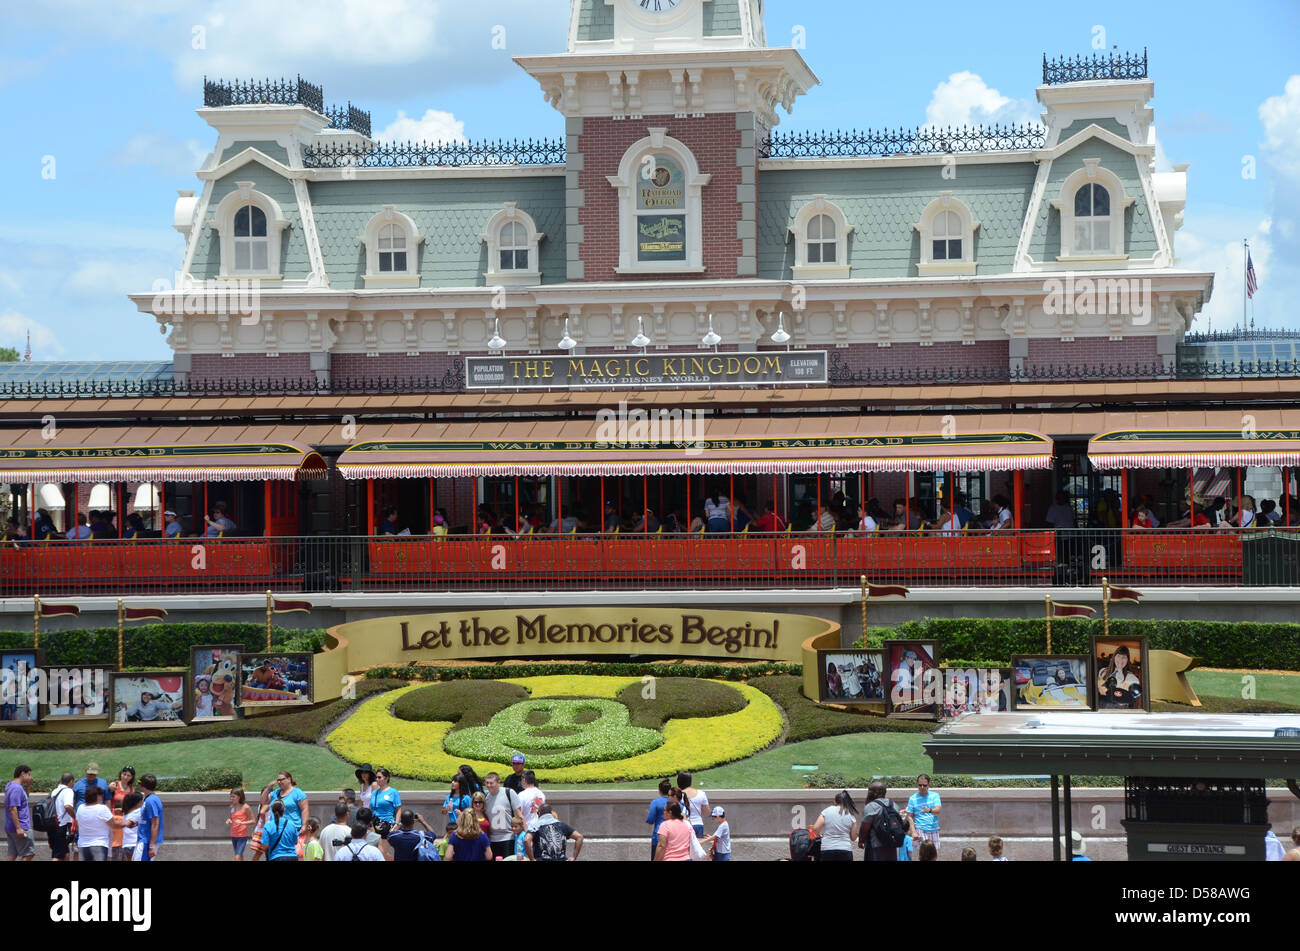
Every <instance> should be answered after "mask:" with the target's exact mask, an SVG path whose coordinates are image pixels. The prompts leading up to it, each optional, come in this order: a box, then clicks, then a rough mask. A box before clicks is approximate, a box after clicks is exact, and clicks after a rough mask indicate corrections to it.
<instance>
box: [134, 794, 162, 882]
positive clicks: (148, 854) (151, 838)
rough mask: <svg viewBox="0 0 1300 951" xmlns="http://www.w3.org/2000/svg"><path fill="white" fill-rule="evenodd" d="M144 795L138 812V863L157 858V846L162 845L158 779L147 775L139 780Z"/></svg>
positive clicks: (160, 801)
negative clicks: (142, 803)
mask: <svg viewBox="0 0 1300 951" xmlns="http://www.w3.org/2000/svg"><path fill="white" fill-rule="evenodd" d="M140 790H141V791H142V792H143V793H144V806H143V807H142V809H141V812H140V825H139V829H140V832H139V855H140V858H139V861H141V862H152V861H154V860H155V859H157V858H158V846H160V845H162V844H163V806H162V800H161V799H159V798H158V777H157V776H155V775H154V774H153V773H147V774H145V775H144V776H142V777H141V778H140Z"/></svg>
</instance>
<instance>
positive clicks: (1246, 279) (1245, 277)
mask: <svg viewBox="0 0 1300 951" xmlns="http://www.w3.org/2000/svg"><path fill="white" fill-rule="evenodd" d="M1241 246H1242V247H1243V248H1245V250H1246V263H1245V264H1243V265H1242V268H1241V330H1242V332H1243V333H1245V331H1246V297H1247V292H1248V291H1249V288H1248V287H1247V285H1248V284H1249V283H1250V242H1249V241H1247V240H1246V239H1245V238H1242V239H1241Z"/></svg>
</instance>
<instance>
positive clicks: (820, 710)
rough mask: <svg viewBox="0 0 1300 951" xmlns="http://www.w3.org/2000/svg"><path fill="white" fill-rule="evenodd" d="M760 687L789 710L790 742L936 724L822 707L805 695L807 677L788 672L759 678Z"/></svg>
mask: <svg viewBox="0 0 1300 951" xmlns="http://www.w3.org/2000/svg"><path fill="white" fill-rule="evenodd" d="M750 686H751V687H757V688H758V689H759V690H761V691H763V693H765V694H767V695H768V696H769V697H771V698H772V700H773V701H775V702H776V705H777V706H778V707H780V708H781V709H782V710H784V711H785V718H786V722H787V723H788V727H787V729H786V734H785V742H786V743H797V742H798V741H799V740H815V739H817V738H818V737H822V736H838V735H839V734H841V733H933V732H934V727H935V725H934V723H933V722H929V721H924V720H888V719H886V718H885V717H883V716H876V715H873V714H871V713H868V712H866V711H865V710H864V711H862V712H861V713H854V712H849V711H845V710H831V709H829V708H828V707H823V706H819V705H818V704H816V703H814V702H813V701H812V700H809V699H808V698H807V697H805V696H804V695H803V680H802V678H800V677H795V676H790V675H784V676H776V677H763V678H761V679H759V680H755V681H754V682H753V683H752V684H750Z"/></svg>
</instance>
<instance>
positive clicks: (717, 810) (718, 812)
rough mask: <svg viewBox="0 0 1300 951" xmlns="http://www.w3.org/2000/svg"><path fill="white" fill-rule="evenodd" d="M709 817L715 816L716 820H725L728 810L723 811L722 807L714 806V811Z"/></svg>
mask: <svg viewBox="0 0 1300 951" xmlns="http://www.w3.org/2000/svg"><path fill="white" fill-rule="evenodd" d="M709 815H711V816H713V818H715V819H724V818H726V815H727V810H726V809H723V808H722V807H721V806H714V807H713V811H712V812H711V813H709Z"/></svg>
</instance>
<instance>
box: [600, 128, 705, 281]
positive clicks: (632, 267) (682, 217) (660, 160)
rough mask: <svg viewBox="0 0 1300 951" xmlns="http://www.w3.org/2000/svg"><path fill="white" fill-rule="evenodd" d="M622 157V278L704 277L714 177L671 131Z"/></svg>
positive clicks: (618, 182)
mask: <svg viewBox="0 0 1300 951" xmlns="http://www.w3.org/2000/svg"><path fill="white" fill-rule="evenodd" d="M649 132H650V134H649V135H648V136H646V137H645V138H644V139H641V140H640V141H639V142H636V143H634V144H633V145H632V147H631V148H629V149H628V150H627V151H626V152H624V153H623V159H622V161H621V162H620V163H619V166H618V174H617V175H607V176H606V177H605V180H606V181H607V182H609V184H610V185H612V186H613V187H614V188H615V189H617V191H618V235H619V241H618V267H617V268H616V269H615V270H616V272H617V273H619V274H699V273H703V271H704V246H703V239H702V234H703V224H702V219H703V216H704V211H703V194H702V193H703V190H704V187H705V186H706V185H708V184H709V181H710V179H711V178H712V176H711V175H707V174H704V173H702V172H700V166H699V163H698V162H697V161H696V160H695V155H694V154H693V153H692V152H691V150H690V149H688V148H687V147H686V145H685V144H684V143H682V142H679V141H678V140H677V139H674V138H672V137H671V136H669V135H668V134H667V130H666V129H661V128H651V129H650V130H649Z"/></svg>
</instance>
